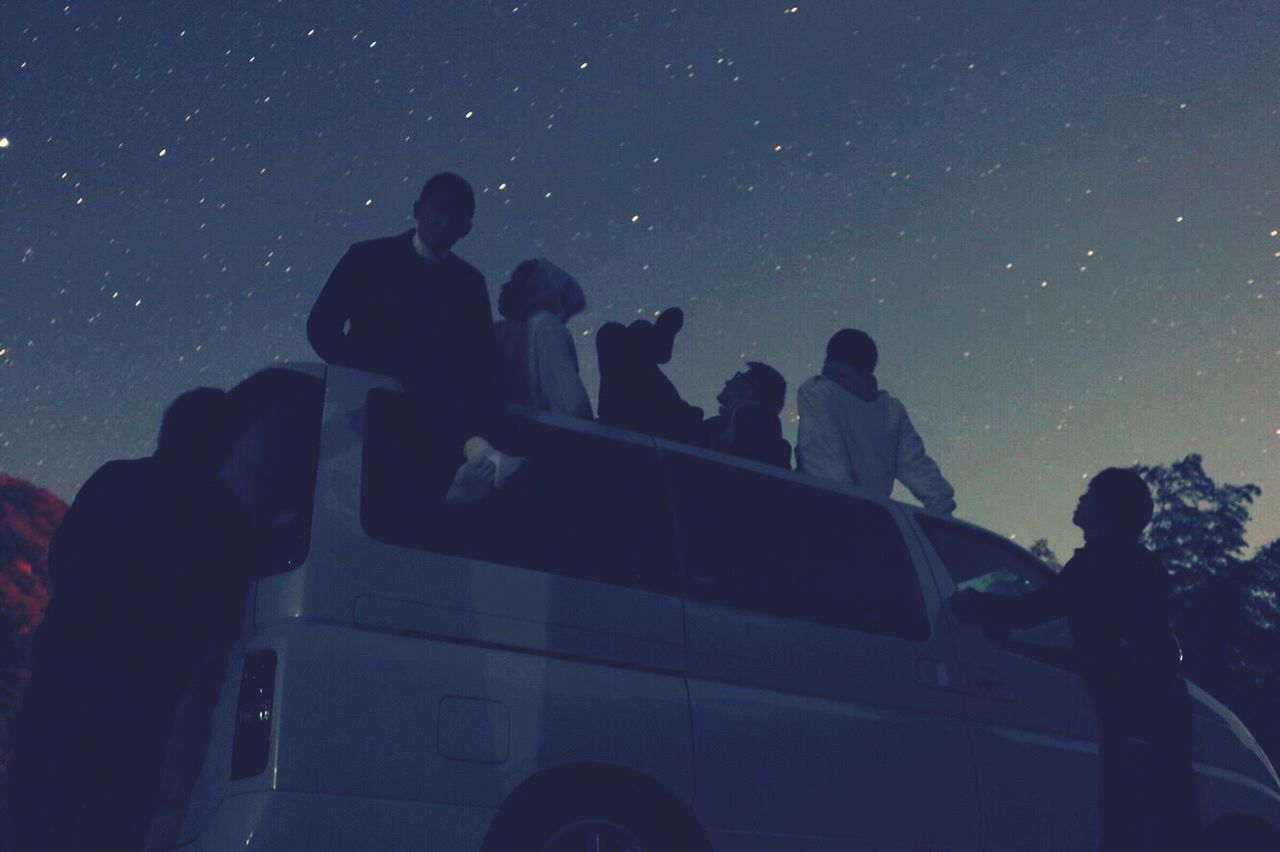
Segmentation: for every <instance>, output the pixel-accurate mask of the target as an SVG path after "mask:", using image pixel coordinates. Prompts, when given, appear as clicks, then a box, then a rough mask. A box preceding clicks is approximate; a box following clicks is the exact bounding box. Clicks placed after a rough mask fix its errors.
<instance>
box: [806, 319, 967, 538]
mask: <svg viewBox="0 0 1280 852" xmlns="http://www.w3.org/2000/svg"><path fill="white" fill-rule="evenodd" d="M878 358H879V353H878V351H877V350H876V344H875V341H873V340H872V339H871V336H870V335H868V334H867V333H866V332H864V331H860V330H858V329H854V328H846V329H842V330H841V331H838V332H836V333H835V334H834V335H832V337H831V340H830V341H828V343H827V360H826V363H825V364H823V366H822V374H821V375H818V376H814V377H813V378H811V379H809V380H808V381H807V382H805V383H804V384H803V385H801V386H800V390H799V392H798V394H797V402H798V407H799V411H800V430H799V435H798V436H797V440H796V469H797V470H799V471H800V472H801V473H807V474H809V475H811V476H818V477H822V478H825V479H837V480H840V481H843V482H852V483H854V484H855V485H860V486H862V487H864V488H867V489H868V490H870V491H873V492H875V493H877V494H880V495H882V496H884V497H888V496H889V495H890V494H891V493H892V491H893V483H894V480H897V481H899V482H901V483H902V484H903V485H905V486H906V487H907V489H908V490H909V491H910V492H911V493H912V494H913V495H914V496H915V498H916V499H917V500H919V501H920V502H921V503H922V504H924V507H925V508H926V509H928V510H930V511H932V512H940V513H942V514H951V513H952V512H954V511H955V508H956V501H955V490H954V489H953V488H952V487H951V483H949V482H947V480H946V478H945V477H943V475H942V471H941V470H940V469H939V468H938V464H937V462H935V461H934V460H933V459H932V458H930V457H929V454H928V453H927V452H925V448H924V441H923V440H921V438H920V433H918V432H917V431H916V430H915V427H914V426H912V425H911V418H910V417H908V416H907V409H906V407H905V406H904V405H903V404H902V403H901V402H900V401H899V400H898V399H896V398H895V397H894V396H892V395H891V394H889V393H888V392H887V391H884V390H881V389H880V387H879V385H878V383H877V382H876V377H875V369H876V362H877V360H878Z"/></svg>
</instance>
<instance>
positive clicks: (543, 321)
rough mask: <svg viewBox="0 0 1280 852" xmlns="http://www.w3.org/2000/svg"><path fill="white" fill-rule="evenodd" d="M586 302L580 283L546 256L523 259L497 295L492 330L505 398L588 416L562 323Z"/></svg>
mask: <svg viewBox="0 0 1280 852" xmlns="http://www.w3.org/2000/svg"><path fill="white" fill-rule="evenodd" d="M586 306H587V300H586V297H585V296H584V295H583V293H582V287H581V286H579V285H578V282H577V281H575V280H574V279H573V276H571V275H570V274H569V273H567V272H565V271H564V270H563V269H561V268H560V267H558V266H556V265H555V264H554V263H552V262H551V261H549V260H547V259H545V258H541V257H539V258H534V259H533V260H526V261H524V262H523V263H521V264H520V265H519V266H517V267H516V268H515V270H514V271H513V272H512V273H511V280H510V281H508V282H507V283H506V284H503V285H502V290H501V292H500V294H499V295H498V313H499V314H501V315H502V317H503V318H502V319H500V320H498V322H497V323H496V325H495V327H494V332H495V334H496V335H497V340H498V353H499V357H500V358H501V361H502V373H503V380H504V382H505V389H506V397H507V400H508V401H509V402H513V403H516V404H517V405H527V406H529V407H531V408H537V409H540V410H543V411H555V412H558V413H560V414H567V415H569V416H571V417H581V418H582V419H584V420H590V419H591V417H592V415H591V400H590V398H589V397H588V396H587V389H586V388H585V387H584V386H583V384H582V379H581V377H579V375H578V351H577V347H575V346H574V343H573V335H572V334H571V333H570V332H569V328H568V326H567V325H566V323H568V322H569V320H570V319H571V318H572V317H574V316H575V315H577V314H578V313H580V312H581V311H582V310H583V309H584V308H586Z"/></svg>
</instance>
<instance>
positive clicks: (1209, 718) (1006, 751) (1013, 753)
mask: <svg viewBox="0 0 1280 852" xmlns="http://www.w3.org/2000/svg"><path fill="white" fill-rule="evenodd" d="M904 512H905V513H906V514H908V515H910V516H911V517H912V518H913V520H916V521H917V522H918V521H919V519H921V518H924V519H929V518H934V521H933V523H938V522H943V523H945V524H947V525H948V526H950V527H953V528H957V529H962V530H965V531H967V533H966V534H969V535H971V536H972V537H973V539H972V540H973V541H975V542H976V541H979V540H982V541H985V542H988V543H989V546H990V547H991V548H992V551H991V552H993V553H995V552H998V551H1000V550H1004V551H1006V552H1007V555H1008V557H1009V558H1012V559H1023V560H1027V561H1035V562H1036V563H1037V565H1038V560H1035V558H1034V557H1032V556H1031V555H1030V554H1029V553H1026V552H1025V551H1022V549H1021V548H1017V547H1016V546H1014V545H1012V544H1010V543H1009V542H1007V541H1004V540H1002V539H1000V537H999V536H996V535H995V534H994V533H991V532H990V531H988V530H984V529H982V528H981V527H978V526H975V525H973V524H968V523H966V522H963V521H957V520H955V519H952V518H945V519H944V518H939V517H937V516H933V515H931V514H930V513H927V512H924V511H923V510H917V509H908V508H906V507H904ZM926 522H927V521H926ZM916 535H917V537H918V539H919V540H920V542H921V543H922V544H923V545H924V547H925V551H926V554H927V558H928V559H929V561H930V563H931V565H932V566H933V569H934V572H935V574H936V576H937V580H938V584H939V586H940V587H941V588H942V589H943V590H944V594H946V595H948V596H949V595H950V594H951V593H953V592H954V590H955V589H956V584H955V582H954V580H953V578H952V575H951V573H950V572H949V571H948V569H947V567H946V565H945V563H944V562H943V559H942V556H941V554H940V553H939V551H938V549H937V548H935V547H934V546H933V545H932V543H931V542H930V539H929V536H928V535H927V534H926V532H925V531H924V530H923V529H921V528H920V527H919V525H918V523H917V533H916ZM1015 551H1016V552H1015ZM993 561H994V560H993ZM1038 570H1040V571H1045V572H1047V570H1048V569H1046V568H1044V567H1043V566H1039V568H1038ZM943 618H944V619H945V620H947V621H952V619H951V618H950V615H949V613H947V612H946V611H945V610H944V612H943ZM1060 621H1061V620H1060ZM952 631H953V635H954V637H955V643H956V654H957V656H958V657H959V664H960V673H961V681H960V684H959V686H960V689H961V690H962V691H963V694H964V699H965V714H966V718H967V719H968V721H969V727H970V735H971V737H972V741H973V750H974V760H975V764H976V769H977V775H978V786H979V794H980V797H981V800H982V812H983V826H984V834H985V839H986V847H987V848H988V849H990V850H993V852H997V850H1016V849H1026V848H1042V849H1054V850H1059V849H1060V850H1074V849H1086V848H1094V847H1096V845H1097V843H1098V834H1097V831H1098V724H1097V715H1096V712H1095V710H1094V709H1093V705H1092V702H1091V700H1090V698H1089V695H1088V692H1087V690H1086V689H1085V687H1084V683H1083V681H1082V679H1081V678H1080V676H1079V675H1078V674H1076V673H1075V672H1074V671H1070V670H1068V669H1067V668H1064V667H1063V666H1061V665H1053V664H1050V663H1048V662H1045V661H1044V660H1040V659H1033V658H1031V657H1029V656H1027V655H1026V654H1025V653H1020V652H1018V651H1017V650H1016V649H1015V648H1014V647H1013V646H1010V647H1003V646H1002V645H1000V644H997V643H995V642H993V641H992V640H991V639H990V638H988V637H987V636H986V635H985V634H984V633H983V632H982V630H981V629H980V628H978V627H977V626H974V625H965V624H955V623H953V624H952ZM1016 633H1017V631H1015V634H1016ZM1064 637H1065V640H1064ZM1015 638H1016V636H1015ZM1032 638H1034V639H1035V640H1036V641H1038V642H1040V641H1043V642H1050V643H1051V644H1053V645H1054V646H1056V647H1058V648H1060V647H1062V646H1063V643H1064V641H1065V642H1066V647H1068V648H1069V632H1068V631H1067V630H1066V626H1065V623H1059V622H1050V623H1049V624H1048V625H1046V626H1045V627H1044V628H1039V629H1037V631H1036V635H1035V636H1034V637H1032ZM1188 687H1189V690H1190V693H1191V697H1192V701H1193V714H1194V720H1195V732H1194V737H1195V741H1194V748H1195V773H1196V790H1197V796H1198V803H1199V807H1200V810H1201V819H1202V822H1203V824H1205V825H1208V824H1210V823H1212V822H1213V821H1214V820H1215V819H1217V818H1218V817H1220V816H1223V815H1227V814H1236V815H1239V814H1248V815H1251V816H1256V817H1257V818H1259V819H1263V820H1264V821H1267V822H1269V823H1270V824H1272V825H1276V824H1277V816H1278V815H1280V789H1277V783H1276V778H1275V776H1274V774H1273V773H1272V771H1271V769H1270V767H1269V765H1268V764H1267V762H1266V759H1265V756H1263V755H1262V752H1261V750H1260V749H1258V748H1257V744H1256V742H1253V738H1252V736H1250V735H1249V734H1248V732H1247V731H1246V730H1245V729H1244V726H1243V725H1241V724H1240V722H1239V720H1237V719H1235V717H1234V716H1233V715H1232V714H1231V713H1230V711H1228V710H1227V709H1226V708H1225V707H1223V706H1222V705H1221V704H1219V703H1218V702H1217V701H1216V700H1214V699H1213V698H1212V697H1211V696H1209V695H1208V694H1207V693H1205V692H1204V691H1203V690H1201V689H1199V688H1198V687H1196V686H1195V685H1194V684H1192V683H1188ZM1045 801H1053V802H1055V803H1056V804H1057V805H1059V806H1057V807H1054V808H1045V807H1043V803H1044V802H1045Z"/></svg>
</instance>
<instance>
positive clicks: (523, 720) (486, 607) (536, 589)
mask: <svg viewBox="0 0 1280 852" xmlns="http://www.w3.org/2000/svg"><path fill="white" fill-rule="evenodd" d="M375 387H388V388H394V387H395V384H394V382H391V381H390V380H387V379H383V378H380V377H376V376H371V375H368V374H364V373H360V372H357V371H352V370H344V369H340V368H332V367H331V368H330V369H329V373H328V383H327V386H326V395H325V404H324V422H323V426H322V432H321V453H320V466H319V472H318V478H317V489H316V503H315V512H314V520H313V525H312V538H311V548H310V553H309V556H308V559H307V561H306V563H305V564H304V565H303V566H302V567H301V568H299V569H297V570H295V571H293V572H290V573H288V574H283V575H279V576H277V577H272V578H268V579H266V580H264V581H262V582H261V583H259V585H258V589H257V595H256V604H255V610H254V625H255V628H256V630H258V631H260V632H268V633H276V632H279V633H281V634H284V635H285V636H287V642H286V646H287V654H288V657H289V659H282V661H281V672H282V674H281V678H282V682H281V684H280V689H281V693H282V696H284V700H283V701H282V703H281V706H279V707H278V708H277V712H278V721H279V729H278V737H279V741H278V744H277V756H278V764H277V772H278V776H277V783H278V788H279V789H282V790H284V789H293V790H305V791H313V792H317V793H327V794H340V795H350V796H371V797H378V798H389V799H403V800H416V801H430V802H452V803H458V804H469V805H487V806H494V807H496V806H497V805H498V804H500V803H501V801H502V800H503V798H504V797H505V795H506V794H507V793H509V792H510V790H511V789H513V788H514V787H515V786H516V785H517V784H519V783H520V782H522V781H523V780H525V779H526V778H528V777H529V776H530V775H531V774H533V773H535V772H536V771H538V770H540V769H544V768H548V767H551V766H555V765H559V764H563V763H567V762H580V761H589V762H601V763H609V764H613V765H617V766H622V767H626V768H629V769H632V770H635V771H638V772H642V773H644V774H645V775H648V776H650V777H652V778H654V779H655V780H657V781H659V782H660V783H662V784H664V785H665V786H666V787H668V788H669V789H670V790H671V791H672V792H673V793H674V794H675V795H677V796H679V797H680V798H682V799H683V800H685V801H688V800H689V799H690V797H691V795H692V793H691V788H692V782H691V773H692V769H691V767H692V756H691V734H690V730H689V711H688V696H687V689H686V686H685V683H684V623H683V611H682V605H681V602H680V599H679V598H678V597H676V596H673V595H663V594H657V593H653V592H647V591H641V590H637V589H631V588H624V587H619V586H613V585H609V584H605V583H596V582H591V581H586V580H581V579H574V578H570V577H563V576H558V575H555V574H548V573H542V572H538V571H532V570H526V569H522V568H517V567H513V566H507V565H498V564H492V563H487V562H481V561H476V560H469V559H465V558H460V557H455V556H448V555H441V554H436V553H432V552H428V551H421V550H415V549H411V548H407V547H400V546H395V545H391V544H386V543H383V542H380V541H376V540H374V539H372V538H370V537H369V536H368V535H367V534H366V533H365V531H364V529H363V528H362V526H361V519H360V482H361V463H362V452H361V445H362V441H363V432H364V420H363V418H364V406H365V401H366V398H367V395H368V392H369V390H371V389H372V388H375ZM500 533H501V531H500V530H495V534H500ZM287 696H294V697H297V698H299V699H300V700H301V701H302V702H304V703H302V704H301V705H299V704H297V703H294V702H290V701H289V700H288V698H287ZM442 708H443V712H442ZM503 728H505V729H506V730H505V731H504V730H502V729H503ZM655 746H658V747H655Z"/></svg>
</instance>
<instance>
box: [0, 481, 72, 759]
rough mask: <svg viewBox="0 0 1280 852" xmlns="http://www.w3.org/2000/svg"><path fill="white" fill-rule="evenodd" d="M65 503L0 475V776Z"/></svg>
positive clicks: (45, 597) (46, 594)
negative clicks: (53, 545)
mask: <svg viewBox="0 0 1280 852" xmlns="http://www.w3.org/2000/svg"><path fill="white" fill-rule="evenodd" d="M66 511H67V504H66V503H63V502H62V501H61V500H59V499H58V498H57V497H56V496H54V495H53V494H51V493H49V492H48V491H45V490H44V489H43V488H37V487H36V486H34V485H32V484H31V483H29V482H24V481H23V480H21V479H15V478H14V477H12V476H6V475H5V474H3V473H0V772H2V771H3V769H4V760H5V757H6V756H7V755H8V752H9V723H10V720H11V719H12V718H13V714H14V713H15V712H16V710H17V707H18V700H19V698H20V697H21V693H22V688H23V687H24V686H25V684H26V681H27V678H28V677H29V673H28V671H27V668H28V666H29V665H30V660H31V641H32V635H33V634H34V633H35V629H36V628H37V627H38V626H39V625H40V620H41V619H42V618H44V611H45V607H46V606H48V604H49V594H50V588H49V539H50V538H51V537H52V536H53V531H54V529H55V528H56V527H57V526H58V522H59V521H61V520H62V516H63V514H65V513H66Z"/></svg>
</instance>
